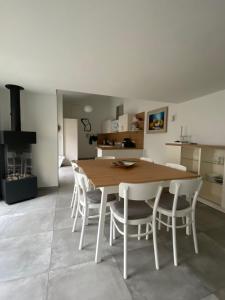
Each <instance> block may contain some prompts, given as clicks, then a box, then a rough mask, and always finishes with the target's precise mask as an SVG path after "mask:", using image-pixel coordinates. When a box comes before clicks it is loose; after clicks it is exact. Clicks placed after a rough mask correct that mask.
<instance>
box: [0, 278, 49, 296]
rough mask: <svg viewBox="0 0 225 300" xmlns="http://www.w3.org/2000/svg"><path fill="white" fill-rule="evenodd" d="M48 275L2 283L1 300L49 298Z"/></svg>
mask: <svg viewBox="0 0 225 300" xmlns="http://www.w3.org/2000/svg"><path fill="white" fill-rule="evenodd" d="M47 283H48V274H47V273H43V274H40V275H36V276H34V277H28V278H22V279H17V280H10V281H6V282H0V299H1V300H9V299H16V300H31V299H32V300H45V299H46V296H47Z"/></svg>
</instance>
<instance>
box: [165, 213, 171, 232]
mask: <svg viewBox="0 0 225 300" xmlns="http://www.w3.org/2000/svg"><path fill="white" fill-rule="evenodd" d="M169 225H170V217H169V216H168V217H167V226H166V231H167V232H169V231H170V227H169Z"/></svg>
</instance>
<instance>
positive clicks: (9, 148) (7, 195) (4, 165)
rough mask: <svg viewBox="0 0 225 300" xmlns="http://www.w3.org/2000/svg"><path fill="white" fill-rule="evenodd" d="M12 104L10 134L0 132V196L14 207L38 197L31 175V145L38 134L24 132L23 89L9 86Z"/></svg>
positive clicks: (33, 177)
mask: <svg viewBox="0 0 225 300" xmlns="http://www.w3.org/2000/svg"><path fill="white" fill-rule="evenodd" d="M6 87H7V88H8V89H9V90H10V104H11V129H12V130H11V131H9V130H7V131H1V132H0V197H1V199H3V200H5V202H6V203H8V204H13V203H16V202H20V201H23V200H27V199H31V198H34V197H36V196H37V177H36V176H34V175H33V172H32V151H31V148H32V147H31V145H32V144H36V132H30V131H21V121H20V90H22V89H23V88H22V87H20V86H17V85H11V84H8V85H6Z"/></svg>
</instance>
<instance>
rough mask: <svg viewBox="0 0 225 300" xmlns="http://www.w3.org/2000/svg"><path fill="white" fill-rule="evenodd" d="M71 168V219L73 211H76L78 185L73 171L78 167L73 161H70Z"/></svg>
mask: <svg viewBox="0 0 225 300" xmlns="http://www.w3.org/2000/svg"><path fill="white" fill-rule="evenodd" d="M71 166H72V170H73V178H74V184H73V194H72V199H71V203H70V207H71V208H72V212H71V218H73V217H74V213H75V210H76V204H77V197H78V184H77V179H76V174H75V171H74V170H75V169H76V168H79V167H78V165H77V163H75V162H74V161H71Z"/></svg>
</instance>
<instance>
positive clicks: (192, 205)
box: [152, 178, 202, 266]
mask: <svg viewBox="0 0 225 300" xmlns="http://www.w3.org/2000/svg"><path fill="white" fill-rule="evenodd" d="M201 187H202V178H195V179H188V180H173V181H171V182H170V187H169V192H168V193H161V197H160V199H159V198H157V199H156V200H155V201H153V200H152V205H153V220H152V222H153V224H154V226H156V222H160V223H162V224H163V225H165V226H169V227H170V228H172V239H173V257H174V265H175V266H177V264H178V263H177V242H176V229H177V228H186V231H189V228H190V226H191V225H192V233H193V240H194V248H195V253H198V242H197V235H196V225H195V209H196V203H197V198H198V195H199V192H200V189H201ZM157 213H159V214H160V215H165V216H167V217H170V218H172V225H171V224H168V223H165V222H164V221H162V219H161V218H157ZM182 217H185V218H186V222H185V224H182V225H176V219H177V218H182ZM189 232H190V231H189Z"/></svg>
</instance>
